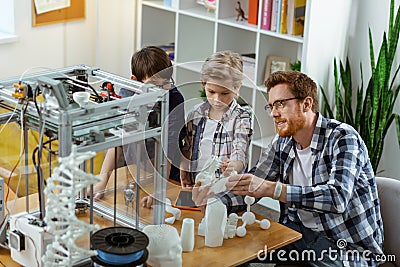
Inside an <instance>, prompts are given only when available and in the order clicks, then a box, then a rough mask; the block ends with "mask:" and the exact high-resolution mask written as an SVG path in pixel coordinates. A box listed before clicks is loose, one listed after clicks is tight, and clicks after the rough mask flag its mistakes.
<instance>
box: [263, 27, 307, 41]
mask: <svg viewBox="0 0 400 267" xmlns="http://www.w3.org/2000/svg"><path fill="white" fill-rule="evenodd" d="M260 33H261V34H264V35H268V36H273V37H276V38H280V39H283V40H287V41H292V42H295V43H299V44H302V43H303V37H301V36H296V35H290V34H282V33H278V32H272V31H266V30H260Z"/></svg>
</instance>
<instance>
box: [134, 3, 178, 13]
mask: <svg viewBox="0 0 400 267" xmlns="http://www.w3.org/2000/svg"><path fill="white" fill-rule="evenodd" d="M142 4H143V5H144V6H148V7H154V8H158V9H163V10H166V11H171V12H175V8H172V7H168V6H164V2H163V1H142Z"/></svg>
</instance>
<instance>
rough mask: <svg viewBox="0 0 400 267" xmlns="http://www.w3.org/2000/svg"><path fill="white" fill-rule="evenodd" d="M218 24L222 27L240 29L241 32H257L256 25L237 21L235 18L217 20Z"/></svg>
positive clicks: (245, 21)
mask: <svg viewBox="0 0 400 267" xmlns="http://www.w3.org/2000/svg"><path fill="white" fill-rule="evenodd" d="M218 22H219V23H221V24H224V25H228V26H232V27H236V28H240V29H243V30H248V31H253V32H257V31H258V28H257V25H253V24H249V23H247V20H244V21H237V20H236V18H235V17H230V18H224V19H219V20H218Z"/></svg>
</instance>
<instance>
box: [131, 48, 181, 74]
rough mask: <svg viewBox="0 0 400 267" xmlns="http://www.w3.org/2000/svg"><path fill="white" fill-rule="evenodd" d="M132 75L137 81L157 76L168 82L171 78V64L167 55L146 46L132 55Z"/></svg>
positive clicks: (157, 49) (160, 50)
mask: <svg viewBox="0 0 400 267" xmlns="http://www.w3.org/2000/svg"><path fill="white" fill-rule="evenodd" d="M131 71H132V75H134V76H135V77H136V79H137V80H138V81H143V80H144V79H145V78H150V77H152V76H154V75H156V74H157V76H159V77H161V78H163V79H166V80H169V79H171V77H172V71H173V70H172V63H171V60H170V59H169V57H168V55H167V53H166V52H165V51H164V50H162V49H161V48H159V47H157V46H146V47H144V48H142V49H141V50H139V51H137V52H136V53H134V54H133V55H132V59H131Z"/></svg>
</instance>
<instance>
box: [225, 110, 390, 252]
mask: <svg viewBox="0 0 400 267" xmlns="http://www.w3.org/2000/svg"><path fill="white" fill-rule="evenodd" d="M317 116H318V120H317V124H316V127H315V130H314V134H313V137H312V141H311V145H310V146H311V153H312V155H313V158H314V162H313V167H312V177H313V178H312V185H311V186H297V185H290V184H289V174H290V173H291V171H292V168H293V162H294V158H295V149H296V146H295V141H294V139H293V138H292V137H290V138H282V137H279V136H278V135H277V136H276V137H275V138H274V140H273V141H272V142H271V144H270V145H269V146H268V148H267V149H266V150H265V151H264V153H263V155H262V157H261V158H260V160H259V162H258V164H257V166H256V167H255V168H253V169H252V170H251V172H253V173H254V175H256V176H258V177H261V178H264V179H267V180H270V181H278V180H279V181H281V182H282V183H285V184H287V195H286V199H287V203H286V204H285V203H280V204H281V217H280V222H282V223H285V222H287V221H288V220H291V221H295V222H296V221H299V219H298V216H297V209H303V210H307V211H310V212H312V214H313V216H314V219H315V222H316V224H317V229H315V231H318V232H321V233H322V234H324V235H325V236H327V237H328V238H330V239H332V240H334V241H337V240H339V239H344V240H346V241H347V249H357V250H359V251H364V250H367V249H368V250H369V251H370V252H371V253H373V254H375V255H376V254H383V250H382V246H383V223H382V218H381V213H380V206H379V199H378V191H377V186H376V182H375V176H374V172H373V169H372V167H371V163H370V160H369V157H368V151H367V147H366V146H365V144H364V142H363V141H362V139H361V137H360V135H359V134H358V133H357V132H356V131H355V130H354V129H353V128H352V127H351V126H349V125H347V124H344V123H340V122H338V121H336V120H329V119H326V118H324V117H323V116H322V115H320V114H317ZM219 197H221V200H222V201H223V202H224V203H225V205H227V207H228V212H237V211H239V210H243V209H244V208H245V206H246V205H245V204H244V202H243V197H241V196H236V195H233V194H232V193H230V192H228V193H226V194H225V195H222V194H221V195H220V196H219Z"/></svg>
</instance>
